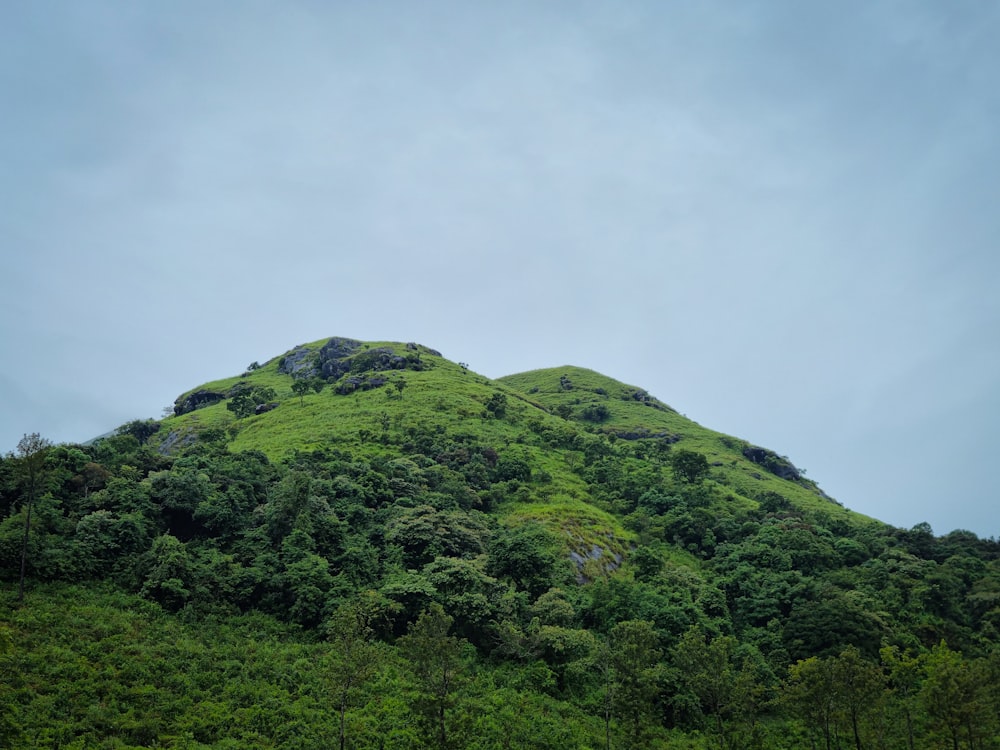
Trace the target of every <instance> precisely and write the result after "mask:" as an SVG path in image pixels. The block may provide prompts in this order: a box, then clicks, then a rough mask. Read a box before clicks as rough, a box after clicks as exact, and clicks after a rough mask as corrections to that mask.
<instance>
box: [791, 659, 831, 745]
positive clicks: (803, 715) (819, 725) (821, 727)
mask: <svg viewBox="0 0 1000 750" xmlns="http://www.w3.org/2000/svg"><path fill="white" fill-rule="evenodd" d="M836 692H837V688H836V682H835V679H834V675H833V664H832V662H831V660H830V659H820V658H819V657H816V656H811V657H809V658H808V659H803V660H801V661H798V662H796V663H795V664H792V665H791V666H790V667H789V668H788V679H787V681H786V682H785V684H784V686H783V688H782V691H781V702H782V704H783V705H784V707H785V708H786V710H788V711H789V713H790V714H791V715H792V716H794V717H795V718H797V719H799V720H801V721H802V722H803V723H804V724H805V725H806V729H807V730H808V731H809V736H810V741H811V743H812V747H813V750H815V749H816V736H817V735H819V736H820V737H821V738H822V740H823V746H824V747H825V748H826V750H831V747H832V746H833V745H832V743H833V731H834V724H835V713H836Z"/></svg>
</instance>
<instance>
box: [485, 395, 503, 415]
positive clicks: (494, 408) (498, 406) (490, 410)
mask: <svg viewBox="0 0 1000 750" xmlns="http://www.w3.org/2000/svg"><path fill="white" fill-rule="evenodd" d="M506 413H507V396H506V395H505V394H503V393H501V392H500V391H494V392H493V395H492V396H490V400H489V401H487V402H486V411H484V412H483V416H484V417H487V418H489V417H492V418H493V419H503V418H504V415H505V414H506Z"/></svg>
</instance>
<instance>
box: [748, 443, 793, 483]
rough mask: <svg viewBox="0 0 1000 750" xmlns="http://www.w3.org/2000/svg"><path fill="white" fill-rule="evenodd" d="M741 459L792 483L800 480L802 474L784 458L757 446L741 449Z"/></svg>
mask: <svg viewBox="0 0 1000 750" xmlns="http://www.w3.org/2000/svg"><path fill="white" fill-rule="evenodd" d="M743 457H744V458H747V459H749V460H751V461H753V462H754V463H755V464H757V465H758V466H763V467H764V468H765V469H767V470H768V471H769V472H771V473H772V474H774V475H775V476H776V477H780V478H781V479H788V480H789V481H792V482H799V481H801V480H802V474H801V473H800V472H799V470H798V469H796V468H795V465H794V464H792V462H791V461H789V460H788V459H787V458H785V457H784V456H779V455H778V454H777V453H775V452H774V451H771V450H768V449H767V448H761V447H760V446H757V445H748V446H746V447H745V448H743Z"/></svg>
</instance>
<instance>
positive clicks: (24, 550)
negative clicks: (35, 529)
mask: <svg viewBox="0 0 1000 750" xmlns="http://www.w3.org/2000/svg"><path fill="white" fill-rule="evenodd" d="M32 485H34V482H32ZM34 494H35V488H34V486H32V488H31V489H30V490H29V496H28V512H27V513H25V515H24V539H23V540H22V541H21V579H20V581H18V584H17V601H18V603H22V602H24V573H25V571H26V570H27V565H28V534H29V533H30V531H31V507H32V506H33V505H34V504H35V503H34V500H35V498H34V497H33V495H34Z"/></svg>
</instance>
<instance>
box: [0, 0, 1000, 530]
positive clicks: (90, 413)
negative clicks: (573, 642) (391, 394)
mask: <svg viewBox="0 0 1000 750" xmlns="http://www.w3.org/2000/svg"><path fill="white" fill-rule="evenodd" d="M997 38H1000V6H998V5H997V4H995V3H982V2H979V1H978V0H953V1H952V2H948V3H940V2H937V1H936V0H924V1H921V0H912V1H909V2H904V1H903V0H864V1H863V2H862V1H853V0H847V1H846V2H840V3H801V2H797V1H794V0H788V1H787V2H786V1H779V0H774V1H773V2H765V1H763V0H757V1H756V2H754V1H752V0H751V1H746V0H740V1H736V0H732V1H731V2H726V1H723V0H706V1H705V2H700V3H688V2H672V1H671V0H653V1H650V2H629V1H628V0H615V1H613V2H612V1H610V0H609V1H607V2H587V1H586V0H584V1H583V2H574V3H569V2H557V1H556V0H552V1H551V2H544V1H542V2H538V1H537V0H533V1H531V2H518V1H517V0H514V1H512V2H504V3H468V2H457V1H456V2H435V1H434V0H429V1H428V2H420V3H412V2H401V1H398V2H392V1H386V2H378V3H348V2H310V1H308V0H289V1H288V2H281V3H275V2H256V1H254V0H248V2H243V3H239V4H235V3H230V2H223V1H222V0H198V2H188V1H186V0H178V1H176V2H171V3H129V2H124V0H119V1H115V2H110V1H102V0H92V1H91V2H87V3H78V2H71V1H70V0H62V1H60V0H41V1H40V2H32V3H3V4H2V5H0V205H2V210H0V242H2V248H3V249H2V253H0V452H6V451H9V450H13V449H14V448H15V446H16V444H17V441H18V440H19V439H20V438H21V436H22V435H23V434H25V433H30V432H40V433H42V435H43V436H45V437H47V438H49V439H50V440H53V441H55V442H75V441H84V440H87V439H89V438H92V437H94V436H96V435H99V434H102V433H105V432H107V431H109V430H111V429H113V428H115V427H116V426H118V425H121V424H122V423H124V422H126V421H128V420H131V419H136V418H146V417H154V418H156V417H159V416H160V415H161V413H162V411H163V408H164V407H165V406H168V405H170V404H172V403H173V401H174V399H175V398H176V396H177V395H179V394H180V393H181V392H183V391H185V390H188V389H190V388H193V387H195V386H197V385H199V384H201V383H203V382H206V381H209V380H213V379H217V378H221V377H227V376H230V375H234V374H237V373H239V372H241V371H242V370H243V369H244V368H245V367H246V365H247V364H249V363H250V362H252V361H261V362H263V361H265V360H267V359H269V358H271V357H273V356H277V355H280V354H281V353H283V352H285V351H287V350H288V349H291V348H292V347H294V346H296V345H298V344H301V343H305V342H309V341H314V340H318V339H322V338H325V337H328V336H334V335H337V336H348V337H353V338H359V339H364V340H392V341H416V342H419V343H421V344H424V345H427V346H430V347H433V348H435V349H438V350H440V351H441V352H442V353H443V354H444V355H445V356H447V357H448V358H450V359H452V360H455V361H462V362H467V363H469V365H470V367H471V368H472V369H473V370H475V371H477V372H480V373H482V374H484V375H486V376H488V377H493V378H495V377H500V376H502V375H507V374H512V373H515V372H521V371H524V370H530V369H536V368H542V367H554V366H560V365H569V364H571V365H578V366H582V367H589V368H592V369H595V370H598V371H600V372H602V373H604V374H606V375H609V376H611V377H614V378H617V379H618V380H621V381H624V382H626V383H629V384H632V385H637V386H639V387H642V388H645V389H647V390H648V391H649V392H650V393H652V394H653V395H655V396H656V397H658V398H659V399H661V400H662V401H665V402H666V403H668V404H670V405H671V406H673V407H674V408H675V409H677V410H678V411H680V412H681V413H683V414H685V415H687V416H688V417H690V418H691V419H694V420H695V421H697V422H699V423H700V424H702V425H704V426H706V427H710V428H712V429H715V430H719V431H721V432H725V433H728V434H732V435H736V436H738V437H740V438H744V439H746V440H749V441H751V442H753V443H756V444H758V445H763V446H765V447H767V448H770V449H772V450H775V451H777V452H778V453H779V454H782V455H786V456H788V457H789V458H790V459H791V460H792V461H793V462H794V463H795V464H796V465H797V466H799V467H800V468H802V469H805V470H806V471H807V472H808V476H809V477H810V478H812V479H814V480H816V481H817V482H818V483H819V484H820V486H821V487H823V489H824V490H825V491H826V492H827V493H828V494H830V495H831V496H833V497H835V498H836V499H837V500H838V501H839V502H841V503H842V504H844V505H845V506H846V507H848V508H851V509H852V510H856V511H859V512H861V513H865V514H867V515H869V516H873V517H876V518H879V519H881V520H883V521H885V522H887V523H890V524H892V525H895V526H900V527H907V528H908V527H910V526H913V525H915V524H917V523H921V522H928V523H930V524H931V526H932V528H933V529H934V531H935V532H936V533H939V534H942V533H946V532H948V531H951V530H953V529H968V530H971V531H974V532H976V533H977V534H979V535H980V536H983V537H997V536H1000V503H998V500H1000V472H998V471H997V470H996V465H997V461H996V458H995V455H996V451H995V448H994V446H993V444H992V443H993V439H995V434H996V430H997V425H998V424H1000V249H998V247H997V239H998V237H1000V210H998V208H997V207H998V206H1000V45H997V44H996V40H997Z"/></svg>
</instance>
